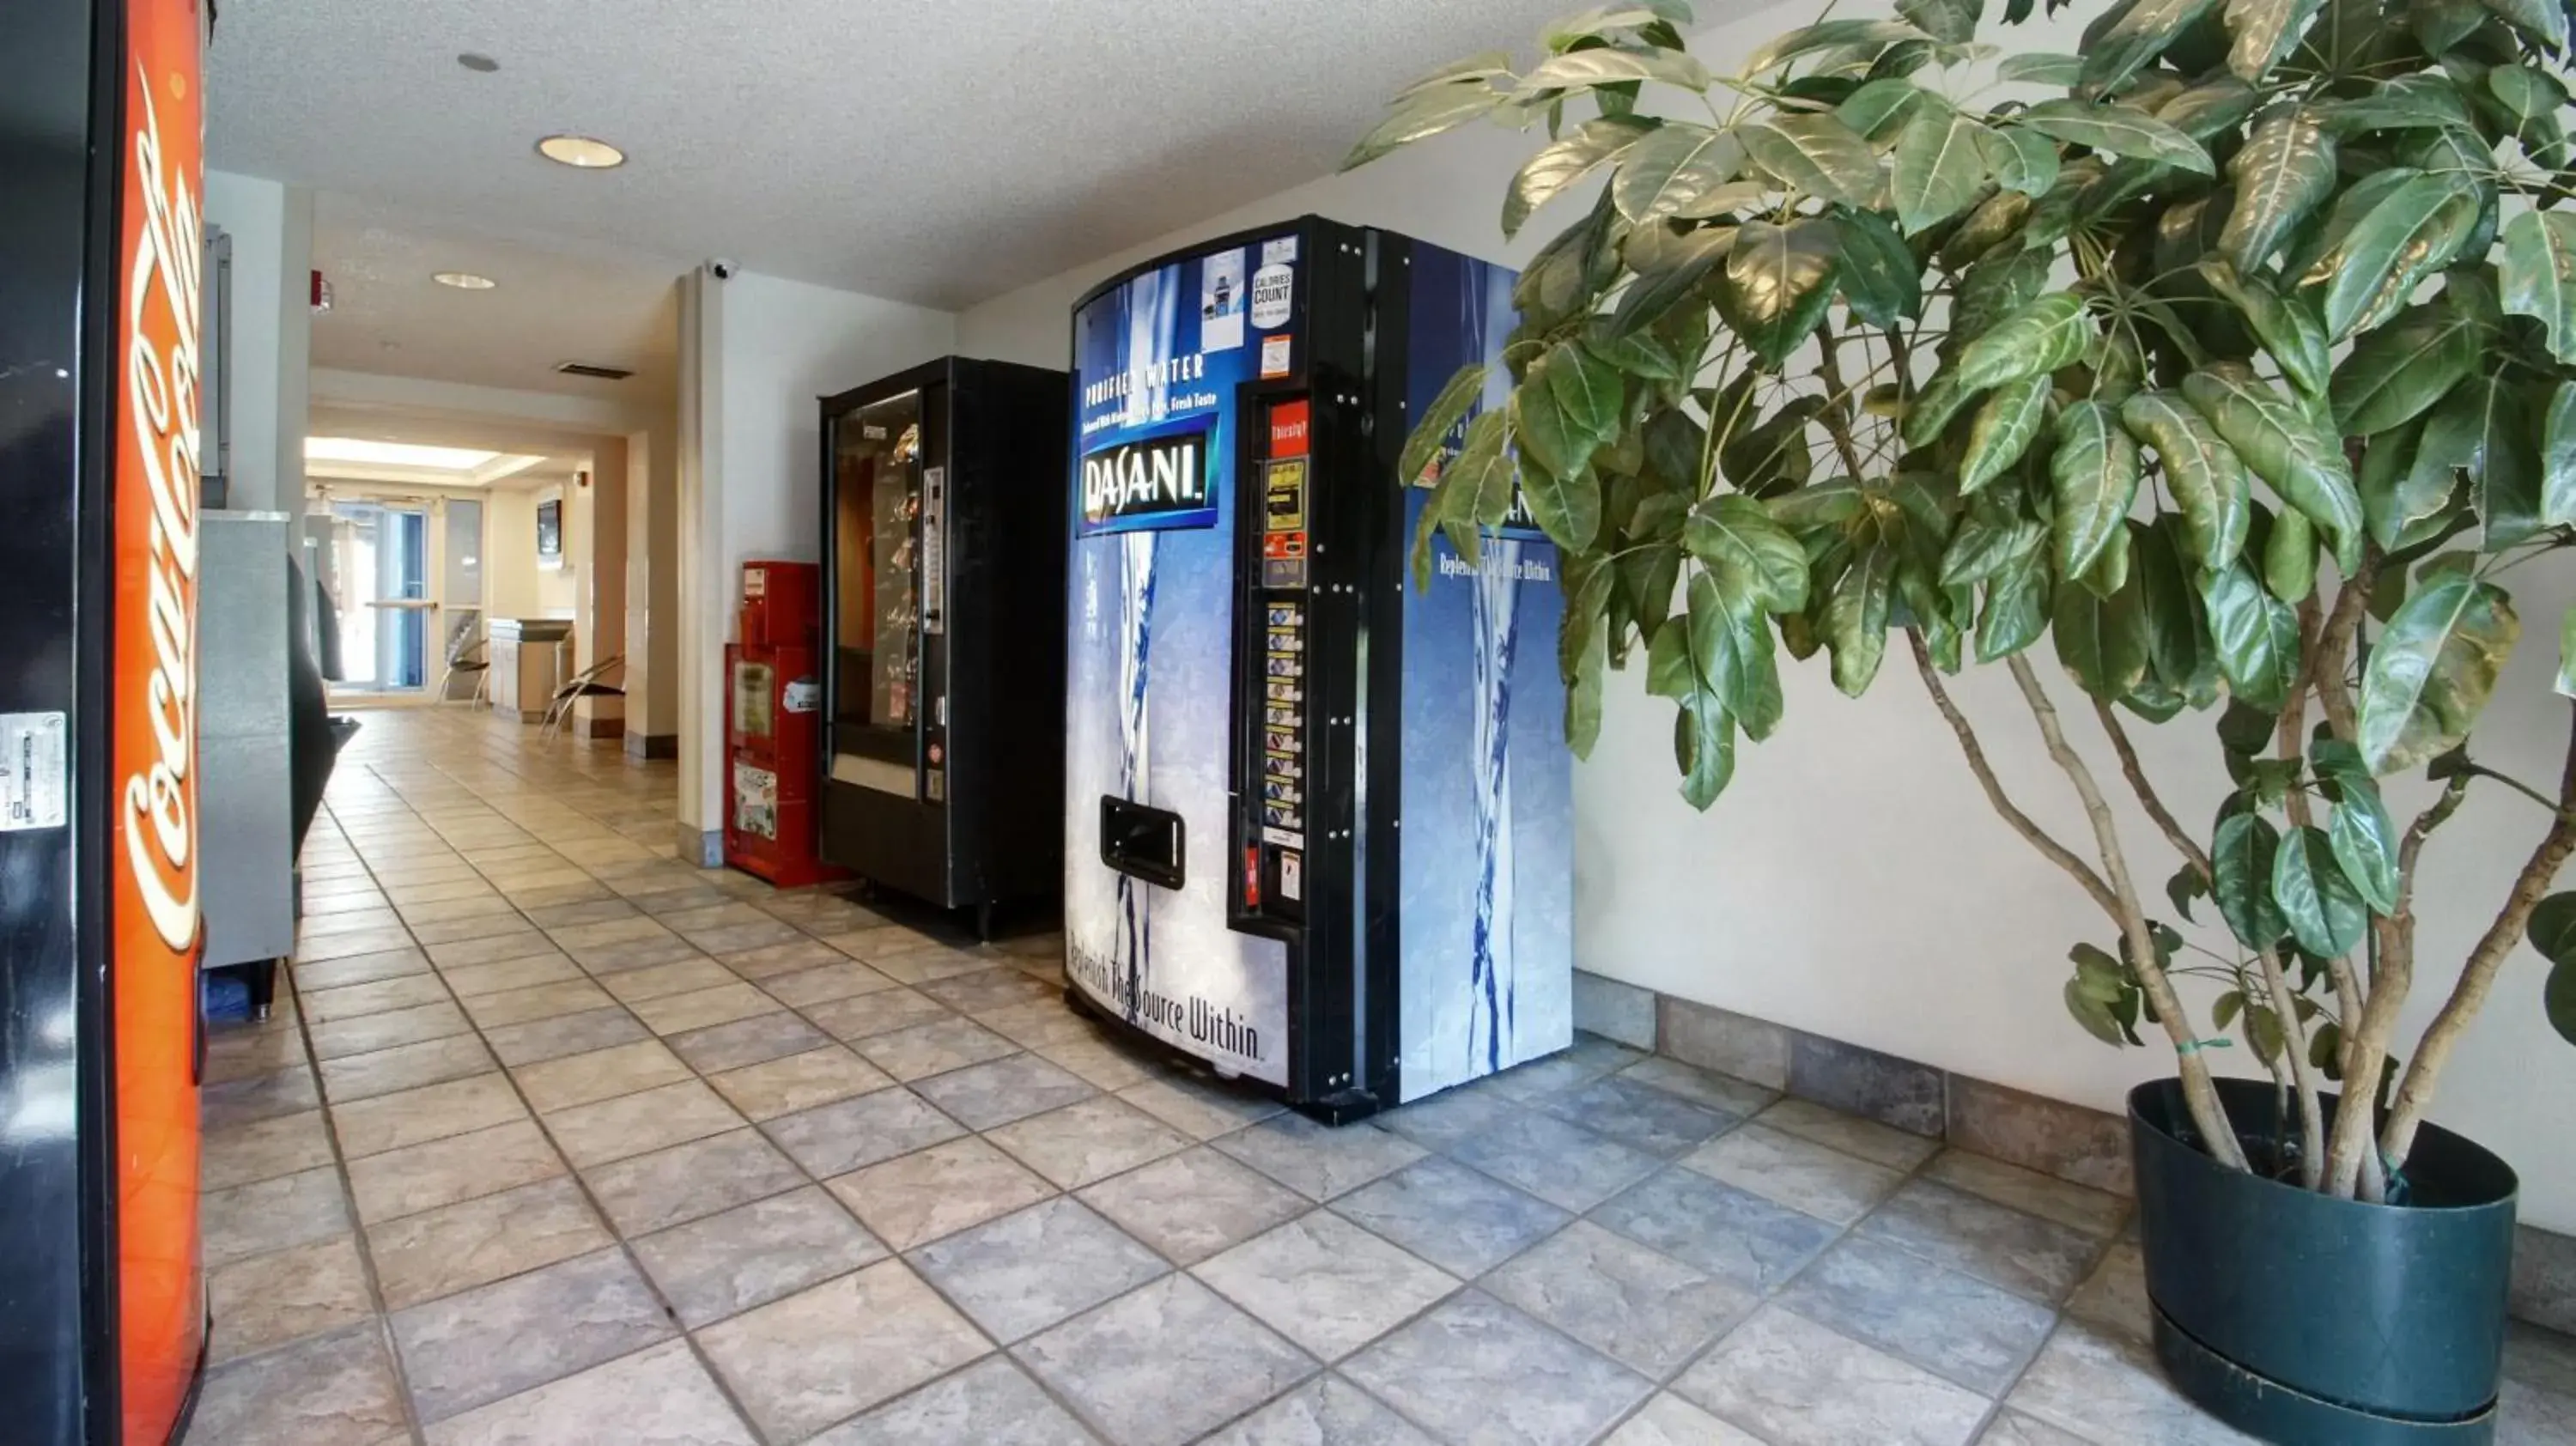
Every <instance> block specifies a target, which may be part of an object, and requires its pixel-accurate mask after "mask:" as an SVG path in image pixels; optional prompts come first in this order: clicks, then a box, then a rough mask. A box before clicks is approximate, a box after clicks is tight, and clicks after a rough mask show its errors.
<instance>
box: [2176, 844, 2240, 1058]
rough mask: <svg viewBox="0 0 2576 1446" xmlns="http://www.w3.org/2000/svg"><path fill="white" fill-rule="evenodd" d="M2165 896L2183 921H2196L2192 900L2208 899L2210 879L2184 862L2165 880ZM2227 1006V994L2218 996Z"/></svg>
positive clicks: (2221, 1023)
mask: <svg viewBox="0 0 2576 1446" xmlns="http://www.w3.org/2000/svg"><path fill="white" fill-rule="evenodd" d="M2165 897H2166V898H2167V899H2169V900H2171V901H2172V902H2173V906H2174V912H2175V913H2177V914H2180V915H2182V917H2183V922H2185V923H2196V922H2198V921H2197V920H2195V919H2193V918H2192V916H2191V901H2192V900H2194V899H2206V898H2208V897H2209V880H2207V879H2205V878H2203V877H2201V873H2200V870H2199V868H2198V867H2196V866H2194V865H2192V864H2184V865H2183V866H2182V867H2181V868H2178V869H2176V870H2174V872H2173V877H2171V878H2169V879H2167V880H2165ZM2238 999H2239V1002H2242V1000H2243V996H2242V995H2239V996H2238ZM2226 1007H2227V996H2226V995H2224V994H2222V995H2220V996H2219V997H2218V1006H2217V1008H2218V1009H2221V1010H2223V1009H2225V1008H2226ZM2213 1013H2215V1011H2213ZM2218 1027H2219V1028H2221V1029H2225V1028H2226V1027H2227V1021H2226V1020H2224V1019H2220V1020H2219V1021H2218Z"/></svg>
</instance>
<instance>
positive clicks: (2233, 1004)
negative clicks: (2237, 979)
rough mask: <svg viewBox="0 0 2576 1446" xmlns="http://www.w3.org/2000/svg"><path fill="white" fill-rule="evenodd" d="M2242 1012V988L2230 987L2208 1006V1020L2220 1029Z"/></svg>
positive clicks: (2234, 1020) (2233, 1020)
mask: <svg viewBox="0 0 2576 1446" xmlns="http://www.w3.org/2000/svg"><path fill="white" fill-rule="evenodd" d="M2192 877H2193V878H2194V879H2197V878H2198V877H2199V875H2197V874H2194V875H2193V876H2192ZM2244 1012H2245V991H2244V990H2242V989H2230V990H2228V991H2227V992H2226V993H2224V994H2221V995H2219V996H2218V999H2217V1002H2215V1003H2213V1004H2211V1005H2210V1006H2209V1022H2210V1023H2212V1024H2214V1025H2217V1026H2218V1027H2219V1028H2221V1029H2225V1028H2227V1027H2228V1026H2229V1025H2231V1024H2234V1023H2235V1022H2236V1019H2237V1016H2238V1015H2241V1014H2243V1013H2244Z"/></svg>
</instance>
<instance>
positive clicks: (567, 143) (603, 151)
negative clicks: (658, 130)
mask: <svg viewBox="0 0 2576 1446" xmlns="http://www.w3.org/2000/svg"><path fill="white" fill-rule="evenodd" d="M537 154H538V155H541V156H543V157H545V158H546V159H547V160H550V161H559V162H561V163H562V164H564V165H567V166H578V167H580V168H581V169H583V170H585V171H603V170H606V169H608V168H609V167H610V166H622V165H624V164H626V153H625V152H624V151H621V150H619V149H618V148H617V147H615V146H612V145H610V144H609V143H608V142H606V141H603V140H595V139H593V138H591V137H589V136H548V137H546V138H545V139H544V140H541V141H539V142H537Z"/></svg>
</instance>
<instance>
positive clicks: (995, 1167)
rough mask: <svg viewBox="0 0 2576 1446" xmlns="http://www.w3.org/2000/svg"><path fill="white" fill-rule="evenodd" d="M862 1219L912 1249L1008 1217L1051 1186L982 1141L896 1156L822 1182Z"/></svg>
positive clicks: (1051, 1189) (887, 1239)
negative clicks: (986, 1222)
mask: <svg viewBox="0 0 2576 1446" xmlns="http://www.w3.org/2000/svg"><path fill="white" fill-rule="evenodd" d="M825 1183H826V1184H827V1185H829V1186H830V1187H831V1190H832V1193H833V1194H835V1195H837V1196H839V1197H840V1198H841V1202H842V1203H843V1204H845V1205H848V1206H849V1207H850V1209H851V1210H852V1211H853V1212H854V1213H856V1214H857V1215H858V1217H859V1220H860V1222H861V1223H862V1224H864V1225H866V1226H867V1227H868V1229H870V1230H871V1231H874V1232H875V1233H876V1235H877V1237H878V1238H879V1239H881V1240H883V1241H885V1243H886V1244H888V1245H890V1246H892V1247H893V1248H895V1249H897V1250H910V1249H912V1248H913V1247H914V1246H917V1245H923V1244H927V1243H929V1242H930V1241H933V1240H937V1239H939V1238H940V1237H942V1236H945V1235H953V1234H955V1233H956V1232H958V1231H960V1230H964V1229H966V1228H968V1227H969V1226H974V1225H981V1224H983V1223H984V1222H985V1221H987V1220H992V1219H997V1218H999V1217H1001V1216H1004V1215H1008V1214H1010V1213H1011V1212H1012V1211H1014V1210H1018V1209H1020V1208H1022V1207H1024V1206H1028V1205H1034V1204H1036V1203H1037V1202H1038V1201H1040V1200H1043V1199H1045V1198H1047V1197H1048V1196H1049V1195H1052V1194H1054V1193H1055V1187H1054V1186H1053V1185H1050V1184H1048V1183H1047V1182H1046V1181H1045V1180H1043V1179H1040V1178H1039V1177H1038V1176H1037V1175H1036V1174H1035V1173H1034V1172H1032V1171H1030V1170H1029V1169H1028V1168H1027V1167H1025V1166H1023V1165H1021V1164H1020V1163H1019V1162H1018V1161H1016V1160H1013V1159H1012V1158H1011V1157H1010V1156H1008V1155H1005V1154H1003V1153H1002V1152H1001V1151H999V1150H997V1149H995V1148H993V1147H992V1146H991V1145H989V1144H986V1143H985V1142H984V1141H982V1140H980V1139H974V1138H968V1139H962V1140H951V1141H949V1142H948V1143H947V1144H944V1145H934V1146H932V1147H931V1148H929V1149H926V1150H920V1151H917V1152H915V1153H913V1154H909V1155H903V1156H899V1157H897V1158H895V1159H892V1160H887V1161H884V1162H883V1163H881V1164H875V1165H870V1166H868V1167H867V1168H866V1169H863V1170H856V1171H852V1172H851V1173H849V1174H846V1175H841V1176H837V1177H835V1178H833V1179H831V1180H828V1181H826V1182H825Z"/></svg>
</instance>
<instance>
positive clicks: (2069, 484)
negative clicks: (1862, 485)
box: [1997, 328, 2138, 691]
mask: <svg viewBox="0 0 2576 1446" xmlns="http://www.w3.org/2000/svg"><path fill="white" fill-rule="evenodd" d="M1997 330H1998V331H2000V330H2001V328H1997ZM2048 476H2049V482H2050V488H2051V492H2052V495H2053V496H2054V497H2055V499H2056V515H2055V519H2054V522H2053V524H2052V534H2053V536H2054V539H2055V541H2056V549H2055V551H2054V554H2053V561H2054V562H2055V564H2056V567H2057V575H2058V576H2059V577H2060V578H2066V579H2073V578H2077V577H2080V576H2082V575H2083V574H2084V572H2085V571H2086V570H2087V569H2089V568H2091V567H2092V566H2093V562H2094V559H2095V558H2097V557H2099V556H2101V554H2102V549H2103V548H2105V547H2107V546H2109V545H2110V542H2111V539H2112V537H2113V536H2114V535H2115V534H2117V533H2118V532H2120V530H2121V528H2122V525H2123V524H2124V523H2126V522H2127V521H2128V517H2129V506H2130V504H2131V503H2132V502H2134V501H2136V499H2137V495H2138V448H2137V444H2136V443H2135V442H2132V441H2131V440H2129V437H2128V434H2127V433H2125V432H2123V431H2121V430H2120V428H2119V426H2118V424H2117V422H2116V421H2115V420H2114V419H2113V417H2112V415H2111V409H2110V408H2108V407H2106V406H2104V405H2102V404H2101V403H2100V402H2096V401H2092V400H2090V399H2087V400H2084V401H2080V402H2076V403H2075V404H2073V405H2072V406H2069V407H2068V408H2066V410H2064V411H2062V412H2060V413H2058V415H2057V434H2056V447H2055V449H2054V450H2053V451H2052V452H2051V454H2050V456H2049V459H2048ZM2121 691H2126V690H2125V689H2123V690H2121Z"/></svg>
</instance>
